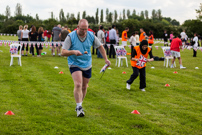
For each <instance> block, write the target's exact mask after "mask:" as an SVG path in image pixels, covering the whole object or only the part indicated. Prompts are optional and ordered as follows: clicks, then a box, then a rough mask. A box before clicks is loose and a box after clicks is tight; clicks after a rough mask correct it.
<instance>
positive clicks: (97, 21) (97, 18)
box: [95, 8, 99, 24]
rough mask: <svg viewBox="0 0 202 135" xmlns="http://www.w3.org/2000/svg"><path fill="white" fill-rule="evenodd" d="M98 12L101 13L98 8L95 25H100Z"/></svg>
mask: <svg viewBox="0 0 202 135" xmlns="http://www.w3.org/2000/svg"><path fill="white" fill-rule="evenodd" d="M98 12H99V9H98V8H97V11H96V13H95V24H98V23H99V17H98Z"/></svg>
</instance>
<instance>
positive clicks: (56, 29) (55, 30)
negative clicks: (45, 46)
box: [52, 24, 62, 56]
mask: <svg viewBox="0 0 202 135" xmlns="http://www.w3.org/2000/svg"><path fill="white" fill-rule="evenodd" d="M61 31H62V29H61V25H60V24H58V25H57V26H56V27H54V28H53V30H52V33H53V42H60V37H59V34H60V33H61ZM60 48H61V46H60V45H59V44H56V50H57V55H59V56H61V54H60ZM52 55H53V56H55V47H54V45H53V44H52Z"/></svg>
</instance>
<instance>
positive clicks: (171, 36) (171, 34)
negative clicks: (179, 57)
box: [170, 31, 175, 43]
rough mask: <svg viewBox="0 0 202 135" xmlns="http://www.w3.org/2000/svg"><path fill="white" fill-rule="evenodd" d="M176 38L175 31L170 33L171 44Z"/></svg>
mask: <svg viewBox="0 0 202 135" xmlns="http://www.w3.org/2000/svg"><path fill="white" fill-rule="evenodd" d="M174 37H175V36H174V35H173V31H171V32H170V43H171V42H172V40H173V38H174Z"/></svg>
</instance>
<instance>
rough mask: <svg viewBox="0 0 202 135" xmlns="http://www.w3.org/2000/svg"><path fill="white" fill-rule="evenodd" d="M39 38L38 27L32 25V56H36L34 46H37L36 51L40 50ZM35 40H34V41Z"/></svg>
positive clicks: (30, 33) (30, 35)
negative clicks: (38, 45) (38, 47)
mask: <svg viewBox="0 0 202 135" xmlns="http://www.w3.org/2000/svg"><path fill="white" fill-rule="evenodd" d="M37 38H38V33H37V31H36V27H35V26H34V25H33V26H32V30H31V31H30V32H29V39H30V41H31V43H32V44H31V47H30V50H31V52H32V56H33V57H34V47H35V48H36V51H37V50H38V49H37V44H36V41H37ZM32 41H34V42H32Z"/></svg>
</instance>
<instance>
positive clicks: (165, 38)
mask: <svg viewBox="0 0 202 135" xmlns="http://www.w3.org/2000/svg"><path fill="white" fill-rule="evenodd" d="M163 40H164V46H166V44H167V46H168V34H167V31H166V30H164V33H163Z"/></svg>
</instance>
